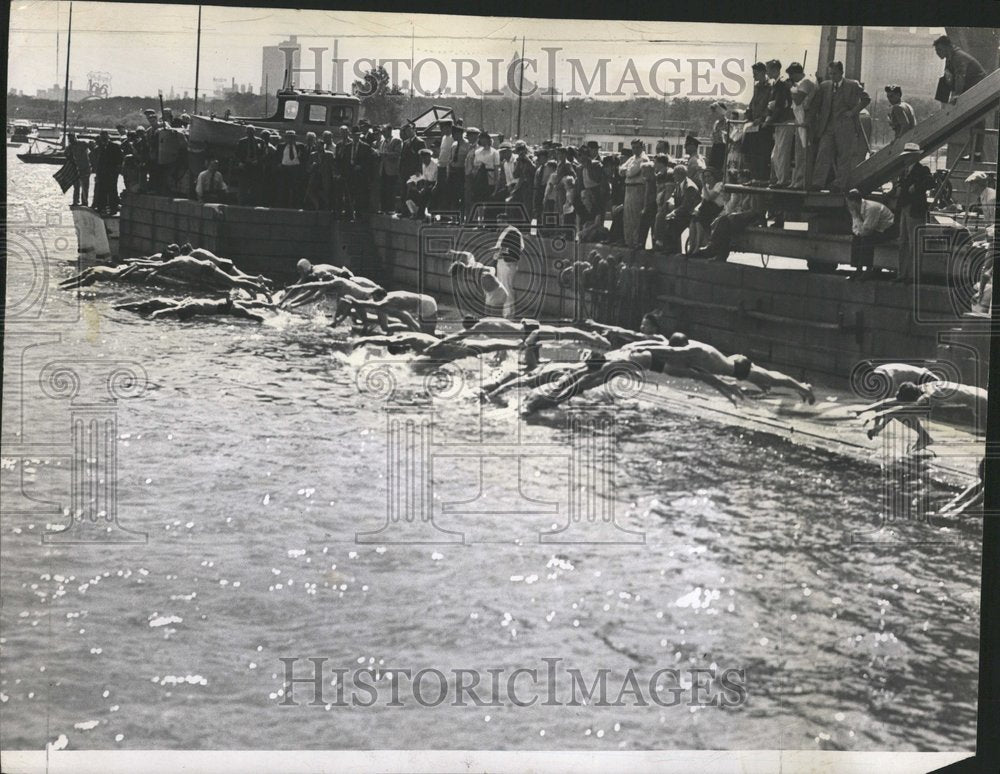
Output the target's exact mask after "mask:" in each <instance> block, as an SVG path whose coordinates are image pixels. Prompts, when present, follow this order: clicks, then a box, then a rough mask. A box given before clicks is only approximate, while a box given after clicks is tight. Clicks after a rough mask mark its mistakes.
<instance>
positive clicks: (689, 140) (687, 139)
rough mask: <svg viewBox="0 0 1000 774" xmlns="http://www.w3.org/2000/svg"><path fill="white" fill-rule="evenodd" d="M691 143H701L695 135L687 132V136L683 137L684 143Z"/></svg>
mask: <svg viewBox="0 0 1000 774" xmlns="http://www.w3.org/2000/svg"><path fill="white" fill-rule="evenodd" d="M692 143H693V144H694V145H701V141H700V140H699V139H698V138H697V137H695V136H694V135H693V134H689V135H688V136H687V137H685V138H684V144H685V145H690V144H692Z"/></svg>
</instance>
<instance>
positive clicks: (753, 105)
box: [743, 62, 772, 185]
mask: <svg viewBox="0 0 1000 774" xmlns="http://www.w3.org/2000/svg"><path fill="white" fill-rule="evenodd" d="M751 70H752V72H753V96H752V97H751V98H750V105H749V106H748V107H747V110H746V119H747V122H746V124H745V126H746V129H745V130H744V133H743V155H744V156H745V157H746V159H747V166H748V167H749V168H750V174H751V176H752V178H753V180H754V181H758V182H760V183H761V184H764V185H766V184H767V182H768V181H769V180H770V179H771V170H770V160H771V142H772V136H771V127H770V126H766V125H765V124H764V121H765V119H766V118H767V104H768V102H770V101H771V84H770V83H769V82H768V80H767V67H766V66H765V65H764V63H763V62H755V63H754V65H753V67H752V68H751Z"/></svg>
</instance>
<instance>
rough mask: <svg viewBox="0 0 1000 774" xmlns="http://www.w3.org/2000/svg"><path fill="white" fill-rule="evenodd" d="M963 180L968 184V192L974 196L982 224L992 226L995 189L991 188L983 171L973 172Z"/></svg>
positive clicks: (994, 210) (995, 204) (994, 216)
mask: <svg viewBox="0 0 1000 774" xmlns="http://www.w3.org/2000/svg"><path fill="white" fill-rule="evenodd" d="M965 182H966V183H968V184H969V193H970V194H971V195H972V196H974V197H976V204H978V205H979V208H980V210H981V212H982V216H983V225H984V226H992V225H993V221H994V219H995V218H996V209H997V189H996V188H991V187H990V185H989V178H988V177H987V176H986V173H985V172H973V173H972V174H971V175H969V176H968V177H967V178H965Z"/></svg>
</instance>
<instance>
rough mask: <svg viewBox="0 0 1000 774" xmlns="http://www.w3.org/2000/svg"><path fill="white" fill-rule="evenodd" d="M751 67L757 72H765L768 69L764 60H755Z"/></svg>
mask: <svg viewBox="0 0 1000 774" xmlns="http://www.w3.org/2000/svg"><path fill="white" fill-rule="evenodd" d="M750 69H751V70H753V71H755V72H764V71H765V70H766V69H767V67H766V66H765V64H764V63H763V62H754V63H753V65H751V67H750Z"/></svg>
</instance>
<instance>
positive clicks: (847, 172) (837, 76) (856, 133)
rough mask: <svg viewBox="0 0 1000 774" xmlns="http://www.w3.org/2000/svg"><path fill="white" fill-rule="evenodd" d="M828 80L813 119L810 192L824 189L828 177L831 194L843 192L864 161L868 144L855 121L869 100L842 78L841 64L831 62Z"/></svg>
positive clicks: (822, 84) (821, 87)
mask: <svg viewBox="0 0 1000 774" xmlns="http://www.w3.org/2000/svg"><path fill="white" fill-rule="evenodd" d="M827 76H828V80H825V81H823V82H822V83H821V84H820V85H819V91H818V94H817V98H818V99H819V107H818V113H817V119H816V135H817V139H818V143H819V144H818V146H817V149H816V166H815V168H814V170H813V180H812V186H811V187H812V188H814V189H825V188H826V185H827V181H828V180H829V178H830V176H831V174H832V175H833V183H832V185H831V190H833V191H843V190H844V189H845V188H846V187H847V185H848V183H849V182H850V177H851V174H852V173H853V172H854V168H855V167H856V166H857V165H858V164H860V163H861V162H862V161H864V159H865V154H866V152H867V150H868V141H867V139H866V138H865V136H864V132H863V131H862V129H861V121H860V119H859V118H858V116H859V114H860V113H861V110H862V108H865V107H867V106H868V104H869V103H870V102H871V98H870V97H869V96H868V95H867V94H866V93H865V91H864V89H862V88H861V84H860V83H858V82H857V81H855V80H852V79H850V78H845V77H844V65H843V63H842V62H830V65H829V67H828V68H827Z"/></svg>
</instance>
